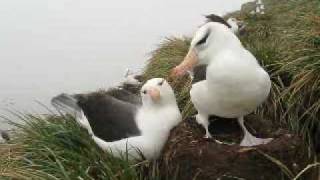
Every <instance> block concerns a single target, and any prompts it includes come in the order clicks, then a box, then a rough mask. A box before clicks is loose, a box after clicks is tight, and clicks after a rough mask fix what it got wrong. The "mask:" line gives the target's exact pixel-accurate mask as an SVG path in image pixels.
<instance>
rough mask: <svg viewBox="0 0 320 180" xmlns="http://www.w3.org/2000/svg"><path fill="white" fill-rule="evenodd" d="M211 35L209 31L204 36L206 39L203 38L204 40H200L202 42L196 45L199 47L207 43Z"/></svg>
mask: <svg viewBox="0 0 320 180" xmlns="http://www.w3.org/2000/svg"><path fill="white" fill-rule="evenodd" d="M209 35H210V32H209V31H208V32H207V33H206V34H205V35H204V37H203V38H202V39H200V41H198V42H197V44H196V45H197V46H198V45H201V44H204V43H205V42H206V41H207V39H208V37H209Z"/></svg>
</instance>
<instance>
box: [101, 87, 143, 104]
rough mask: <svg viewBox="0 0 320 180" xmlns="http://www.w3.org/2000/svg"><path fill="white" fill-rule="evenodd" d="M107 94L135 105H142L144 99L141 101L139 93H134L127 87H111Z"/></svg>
mask: <svg viewBox="0 0 320 180" xmlns="http://www.w3.org/2000/svg"><path fill="white" fill-rule="evenodd" d="M106 94H108V95H110V96H112V97H114V98H116V99H119V100H121V101H124V102H128V103H131V104H135V105H141V104H142V101H141V97H140V96H139V95H137V94H134V93H132V92H130V91H128V90H126V89H123V88H121V89H119V88H111V89H109V90H108V91H107V92H106Z"/></svg>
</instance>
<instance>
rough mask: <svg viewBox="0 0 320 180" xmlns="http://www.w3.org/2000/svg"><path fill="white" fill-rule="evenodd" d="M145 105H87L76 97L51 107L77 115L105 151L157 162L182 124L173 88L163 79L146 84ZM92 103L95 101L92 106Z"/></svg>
mask: <svg viewBox="0 0 320 180" xmlns="http://www.w3.org/2000/svg"><path fill="white" fill-rule="evenodd" d="M141 98H142V105H135V104H131V103H127V102H124V101H120V100H119V99H115V98H113V97H104V98H103V97H100V98H93V99H91V100H90V97H88V99H87V100H85V104H84V103H83V102H79V101H81V99H80V100H78V99H77V98H75V97H72V96H68V95H64V94H63V95H60V96H58V97H56V98H53V100H52V104H53V105H54V106H55V107H57V108H58V109H60V110H66V111H67V112H71V114H74V115H75V116H76V120H77V122H78V123H79V124H80V125H81V126H82V127H83V128H85V129H87V130H88V133H89V134H90V135H91V136H92V138H93V140H94V141H95V142H96V144H97V145H98V146H99V147H100V148H102V149H103V150H106V151H110V152H112V154H113V155H115V156H117V157H121V156H122V155H125V153H126V152H127V153H128V155H129V158H130V159H131V160H135V159H139V158H141V154H140V153H142V155H143V156H144V157H145V158H147V159H156V158H157V157H158V156H159V155H160V152H161V150H162V148H163V146H164V145H165V142H166V141H167V139H168V136H169V134H170V131H171V129H172V128H174V127H175V126H176V125H177V124H178V123H179V122H181V120H182V119H181V118H182V117H181V114H180V111H179V108H178V105H177V102H176V99H175V95H174V92H173V90H172V88H171V86H170V85H169V84H168V82H167V81H165V80H164V79H162V78H155V79H151V80H149V81H147V82H146V83H145V84H144V85H143V87H142V88H141ZM90 101H93V102H91V103H90Z"/></svg>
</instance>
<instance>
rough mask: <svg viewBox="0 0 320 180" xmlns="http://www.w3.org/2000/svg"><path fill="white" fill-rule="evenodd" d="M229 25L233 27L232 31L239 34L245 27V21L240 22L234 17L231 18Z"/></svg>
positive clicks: (228, 21)
mask: <svg viewBox="0 0 320 180" xmlns="http://www.w3.org/2000/svg"><path fill="white" fill-rule="evenodd" d="M227 23H228V24H229V25H230V26H231V28H230V30H231V31H232V32H233V33H235V34H238V33H239V30H240V29H241V28H242V27H243V26H244V22H243V21H239V20H237V19H236V18H233V17H231V18H229V19H228V20H227Z"/></svg>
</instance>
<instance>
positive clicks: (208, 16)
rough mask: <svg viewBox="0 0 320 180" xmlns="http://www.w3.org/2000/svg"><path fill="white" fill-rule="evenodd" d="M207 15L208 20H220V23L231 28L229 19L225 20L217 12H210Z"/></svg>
mask: <svg viewBox="0 0 320 180" xmlns="http://www.w3.org/2000/svg"><path fill="white" fill-rule="evenodd" d="M205 17H206V18H207V22H218V23H221V24H224V25H226V26H227V27H228V28H231V26H230V24H229V23H227V21H225V20H224V19H223V18H222V17H220V16H217V15H215V14H209V15H206V16H205Z"/></svg>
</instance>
